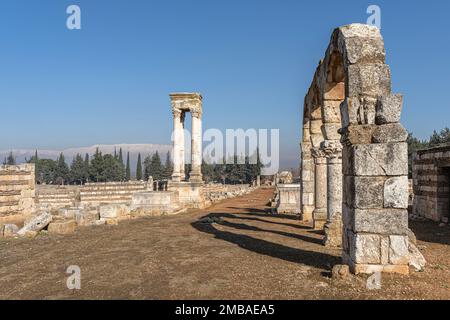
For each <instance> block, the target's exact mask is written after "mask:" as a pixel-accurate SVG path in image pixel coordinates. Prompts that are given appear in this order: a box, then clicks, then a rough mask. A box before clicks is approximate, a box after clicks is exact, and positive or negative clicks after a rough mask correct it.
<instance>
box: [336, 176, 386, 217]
mask: <svg viewBox="0 0 450 320" xmlns="http://www.w3.org/2000/svg"><path fill="white" fill-rule="evenodd" d="M385 181H386V178H384V177H365V176H361V177H359V176H346V177H345V180H344V183H345V184H346V186H345V190H346V192H345V193H344V197H345V198H344V200H345V203H347V204H348V206H349V207H351V208H361V209H367V208H382V207H383V190H384V185H385Z"/></svg>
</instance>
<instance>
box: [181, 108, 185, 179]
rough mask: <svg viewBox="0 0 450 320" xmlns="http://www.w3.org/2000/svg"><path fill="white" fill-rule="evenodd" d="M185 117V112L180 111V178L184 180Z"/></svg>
mask: <svg viewBox="0 0 450 320" xmlns="http://www.w3.org/2000/svg"><path fill="white" fill-rule="evenodd" d="M185 118H186V112H185V111H183V112H181V118H180V121H181V133H180V180H181V181H184V180H186V173H185V139H184V120H185Z"/></svg>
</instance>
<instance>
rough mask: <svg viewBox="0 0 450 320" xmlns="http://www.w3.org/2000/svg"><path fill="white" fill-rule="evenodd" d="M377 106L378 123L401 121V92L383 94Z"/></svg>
mask: <svg viewBox="0 0 450 320" xmlns="http://www.w3.org/2000/svg"><path fill="white" fill-rule="evenodd" d="M380 96H381V97H380V98H379V99H378V102H377V108H376V124H386V123H397V122H400V116H401V113H402V107H403V96H402V95H401V94H381V95H380Z"/></svg>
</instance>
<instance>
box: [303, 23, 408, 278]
mask: <svg viewBox="0 0 450 320" xmlns="http://www.w3.org/2000/svg"><path fill="white" fill-rule="evenodd" d="M385 59H386V52H385V48H384V43H383V39H382V36H381V34H380V31H379V30H378V29H377V28H376V27H373V26H368V25H362V24H352V25H348V26H344V27H340V28H338V29H336V30H335V31H334V32H333V35H332V37H331V42H330V44H329V46H328V49H327V50H326V53H325V57H324V58H323V60H321V61H320V63H319V65H318V67H317V70H316V73H315V75H314V78H313V81H312V84H311V87H310V89H309V91H308V93H307V95H306V97H305V104H304V113H303V141H302V164H301V170H302V180H301V194H302V195H301V212H302V219H303V220H306V221H313V223H314V228H316V229H324V230H325V243H326V244H327V245H330V246H342V249H343V261H344V263H345V264H348V265H349V266H350V268H351V270H352V271H353V272H354V273H373V272H377V271H383V272H397V273H402V274H407V273H408V272H409V271H408V270H409V268H408V261H409V252H408V246H409V241H408V212H407V208H408V176H407V175H408V157H407V144H406V142H405V141H406V139H407V132H406V130H405V129H404V128H403V126H402V125H401V124H400V114H401V111H402V96H401V95H399V94H394V93H392V92H391V75H390V69H389V66H388V65H387V64H386V63H385Z"/></svg>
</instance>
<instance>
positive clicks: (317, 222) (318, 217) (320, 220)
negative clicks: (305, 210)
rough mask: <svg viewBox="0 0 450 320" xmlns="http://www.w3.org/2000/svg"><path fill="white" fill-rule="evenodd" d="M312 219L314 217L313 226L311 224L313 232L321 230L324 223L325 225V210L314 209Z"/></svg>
mask: <svg viewBox="0 0 450 320" xmlns="http://www.w3.org/2000/svg"><path fill="white" fill-rule="evenodd" d="M313 217H314V224H313V228H314V230H323V229H324V227H325V223H327V209H326V208H319V209H317V208H316V209H315V210H314V212H313Z"/></svg>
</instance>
